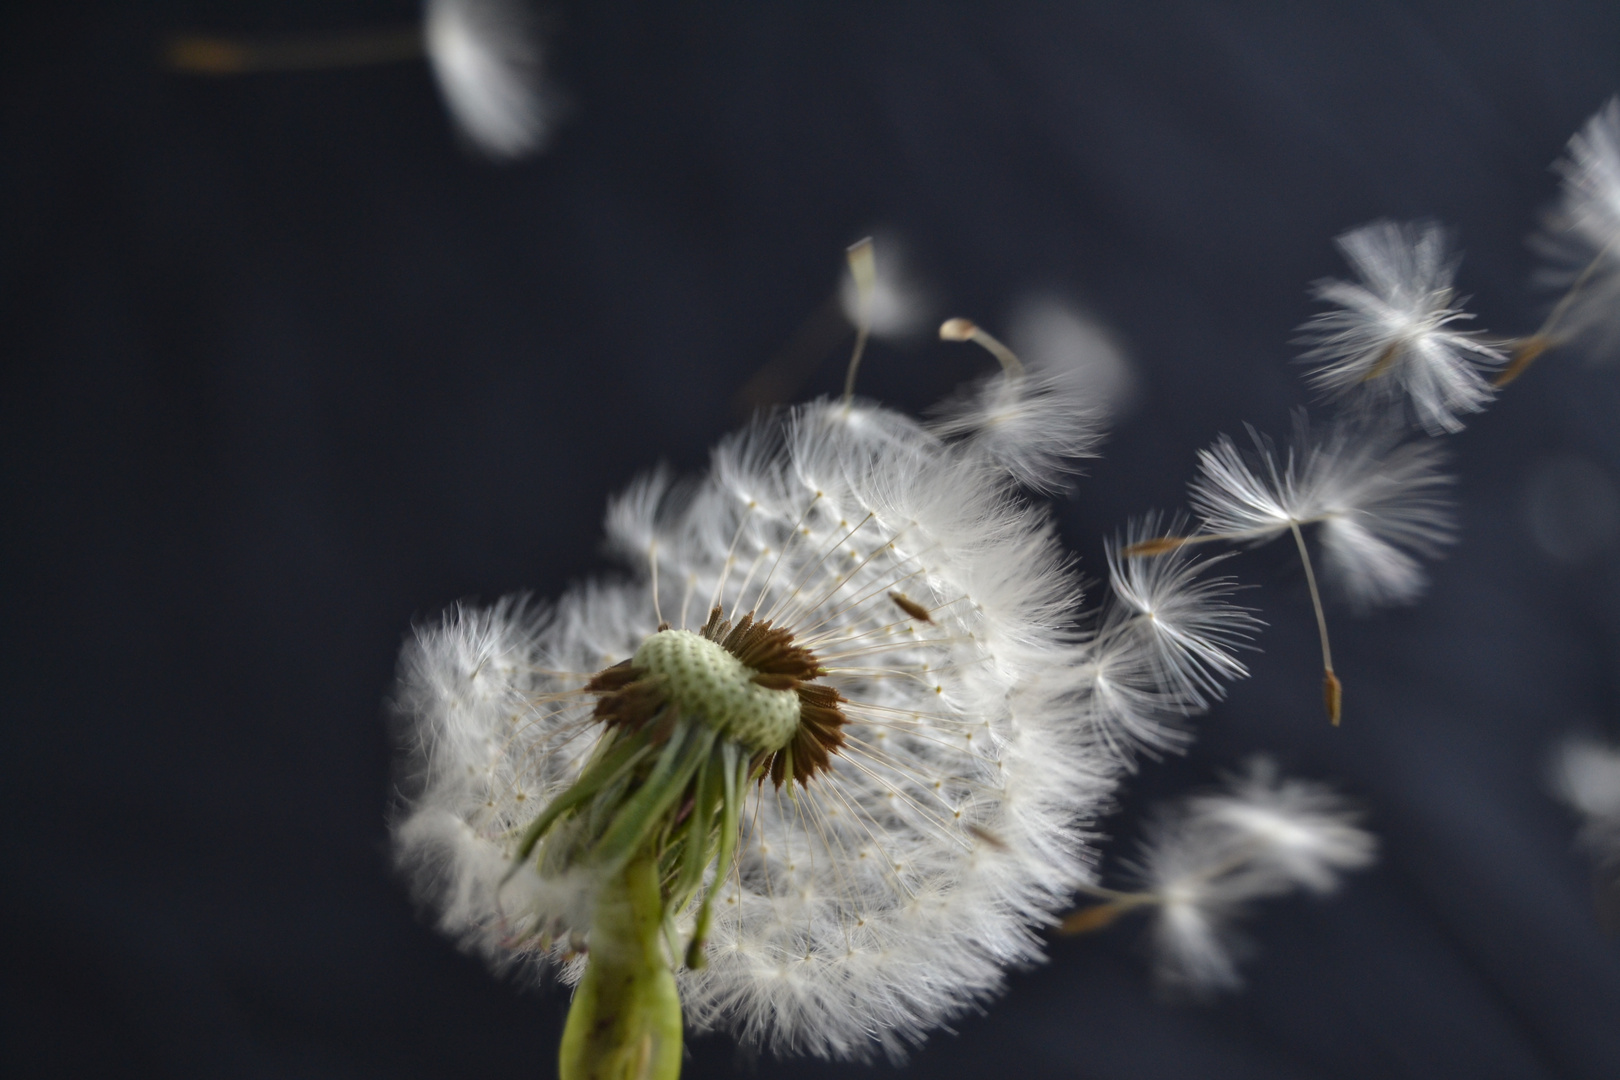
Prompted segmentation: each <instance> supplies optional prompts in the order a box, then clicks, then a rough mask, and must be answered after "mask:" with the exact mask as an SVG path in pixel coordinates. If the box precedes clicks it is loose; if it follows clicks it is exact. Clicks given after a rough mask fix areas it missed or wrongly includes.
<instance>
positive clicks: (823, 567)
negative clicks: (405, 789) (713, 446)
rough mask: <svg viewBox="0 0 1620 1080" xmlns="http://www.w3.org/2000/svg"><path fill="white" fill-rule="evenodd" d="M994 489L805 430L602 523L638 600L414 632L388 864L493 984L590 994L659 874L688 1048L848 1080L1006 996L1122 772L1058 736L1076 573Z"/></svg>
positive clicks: (863, 443)
mask: <svg viewBox="0 0 1620 1080" xmlns="http://www.w3.org/2000/svg"><path fill="white" fill-rule="evenodd" d="M1009 484H1010V478H1009V477H1008V476H1007V475H1006V474H1005V473H1002V474H999V475H998V474H995V473H993V472H991V471H990V470H988V469H986V468H984V467H983V463H982V460H981V459H980V458H978V457H977V456H976V455H973V454H971V453H968V452H966V451H965V450H964V449H957V448H952V447H951V446H949V445H947V444H945V443H942V442H941V441H939V440H937V439H936V438H934V437H933V436H931V435H930V434H929V433H928V432H927V431H925V430H924V429H923V428H922V427H920V426H919V425H916V424H914V423H911V422H908V421H906V420H905V419H904V418H903V417H900V416H898V415H897V414H894V413H889V412H886V411H884V410H879V409H874V408H872V407H869V406H862V405H857V406H854V407H852V408H846V407H845V406H844V405H843V404H842V403H823V404H820V405H812V406H808V407H805V408H801V409H799V410H797V411H796V412H794V413H792V414H790V415H788V416H787V417H785V418H779V419H777V420H775V421H772V422H766V423H763V424H761V425H758V426H756V427H754V428H752V429H750V430H749V431H747V432H745V433H743V434H742V435H740V436H738V437H736V438H734V439H732V440H729V441H728V442H726V443H725V444H723V445H722V446H721V447H720V449H719V450H718V451H717V452H716V457H715V463H714V466H713V468H712V469H711V471H710V473H709V475H708V477H706V478H705V479H704V480H702V481H700V482H699V483H698V484H697V485H695V486H693V487H690V488H685V489H682V488H677V487H674V486H672V485H670V484H669V483H668V482H667V478H663V477H656V476H655V477H653V478H651V479H649V480H647V481H644V482H643V483H641V484H639V485H637V486H636V487H634V488H632V490H631V491H630V492H629V493H628V494H627V495H626V496H625V497H624V498H623V499H621V500H620V501H619V502H618V503H617V504H615V506H614V508H613V510H612V511H611V512H610V515H609V535H610V539H611V540H612V541H613V542H614V544H615V545H616V547H617V548H618V549H619V550H621V551H626V550H628V551H636V552H638V553H639V554H640V556H641V561H642V566H643V569H642V572H641V574H640V575H639V576H638V577H637V578H636V579H635V580H632V581H630V582H626V583H621V584H612V585H608V584H599V585H594V586H590V587H588V588H586V589H584V590H582V591H578V592H575V593H573V594H570V595H569V596H567V597H565V598H564V600H563V601H562V602H561V603H560V604H559V605H558V606H557V607H556V608H554V609H551V610H549V611H545V612H543V613H531V612H529V611H528V609H526V608H524V607H523V606H522V605H519V604H517V603H516V602H508V603H506V604H503V605H497V606H496V607H495V608H493V609H488V610H485V611H465V610H458V611H455V612H452V613H451V614H449V615H447V616H446V618H445V619H444V621H443V622H442V623H440V624H439V625H437V626H433V627H429V628H425V629H424V630H423V631H421V632H420V633H419V635H418V636H417V638H416V640H415V641H414V642H413V643H412V644H411V645H409V646H408V648H407V650H406V656H405V660H404V663H403V671H402V692H401V706H402V710H401V711H402V713H403V715H404V716H405V717H406V718H407V724H408V730H409V732H410V733H411V739H412V742H413V744H414V746H415V748H416V749H415V766H414V767H415V770H416V774H417V776H418V778H419V779H418V782H417V784H416V786H415V789H414V794H413V796H412V797H411V799H410V801H409V803H408V806H407V810H406V812H405V815H404V817H403V818H402V820H401V822H400V824H399V826H398V828H397V830H396V838H397V842H398V844H399V850H400V855H401V858H402V860H403V861H404V862H405V863H406V864H407V865H409V866H412V867H413V868H414V870H415V873H416V875H417V883H418V887H419V889H420V890H421V891H422V892H423V894H424V895H425V896H426V897H427V898H428V899H429V900H430V901H431V902H432V903H433V904H434V906H435V907H437V908H438V910H439V912H440V914H441V921H442V922H443V924H444V925H445V927H446V929H448V930H450V931H451V932H453V933H455V934H456V935H457V936H458V937H460V938H461V939H462V940H463V941H464V942H466V943H467V944H469V945H470V946H472V947H473V948H475V949H477V950H478V951H480V952H484V953H486V954H491V955H493V956H495V957H497V958H498V960H499V962H500V963H502V964H508V963H518V962H528V961H536V962H540V963H545V962H550V961H562V962H565V963H566V962H567V959H568V957H569V955H570V953H579V952H580V951H581V950H582V949H586V950H588V954H589V956H590V966H589V967H587V968H586V977H587V978H589V972H590V971H592V970H596V967H597V963H598V956H599V953H600V951H601V950H600V947H599V945H598V944H597V941H598V938H599V936H600V935H601V933H602V930H603V924H602V921H601V915H600V909H601V907H602V905H603V903H604V898H609V899H612V898H613V897H614V896H615V895H616V892H617V891H623V890H620V889H618V887H617V886H616V884H615V881H616V879H617V878H622V877H623V876H624V875H625V874H626V873H627V872H630V871H632V870H635V869H636V868H637V867H640V868H641V870H642V879H643V880H642V882H641V884H640V885H639V886H638V887H639V888H641V890H642V891H643V892H644V893H645V894H646V896H645V898H644V899H645V903H644V904H643V907H644V908H645V911H640V909H638V912H639V913H640V914H643V915H645V916H646V918H647V919H648V920H650V922H649V925H651V926H652V927H654V928H656V929H657V930H658V933H659V934H660V935H661V937H662V938H663V939H664V940H666V941H667V942H668V947H669V949H670V953H671V955H672V956H674V957H679V958H684V960H685V964H686V968H687V970H686V971H684V972H683V973H682V975H681V977H680V993H681V998H682V1001H683V1002H684V1005H685V1009H686V1013H687V1017H688V1019H689V1020H691V1021H692V1022H693V1023H694V1024H696V1025H698V1026H729V1027H732V1028H733V1029H735V1030H737V1031H738V1032H739V1033H740V1034H741V1035H742V1036H743V1037H744V1038H746V1039H748V1040H750V1041H755V1042H760V1043H764V1044H766V1045H769V1046H772V1047H774V1048H776V1049H779V1050H800V1051H808V1052H812V1053H819V1054H824V1055H828V1054H830V1055H839V1056H848V1055H855V1056H861V1055H863V1054H865V1053H868V1052H870V1050H871V1049H873V1043H874V1040H875V1042H876V1044H877V1046H879V1047H881V1048H883V1049H887V1050H890V1051H893V1050H896V1049H898V1048H899V1047H900V1046H901V1045H903V1043H905V1042H907V1041H912V1040H914V1039H915V1038H916V1037H918V1035H920V1033H921V1032H922V1031H924V1030H926V1029H927V1028H929V1027H932V1026H934V1025H936V1024H937V1023H939V1022H940V1021H941V1020H943V1019H944V1018H946V1017H948V1016H950V1015H952V1014H954V1013H957V1012H959V1011H960V1010H962V1009H963V1008H965V1007H968V1006H969V1005H971V1004H972V1003H973V1002H975V1001H977V1000H980V999H982V998H983V997H984V996H985V995H987V994H989V993H990V992H992V991H993V990H994V989H995V988H996V987H997V986H998V985H999V980H1000V974H999V973H1000V970H1001V968H1002V967H1003V966H1004V965H1006V964H1008V963H1013V962H1023V961H1028V960H1031V959H1033V958H1034V957H1035V956H1036V951H1035V944H1036V943H1035V939H1034V937H1033V936H1032V926H1033V924H1037V923H1039V921H1040V920H1041V919H1042V918H1043V917H1044V914H1045V913H1046V912H1050V911H1052V910H1054V909H1055V908H1056V907H1057V906H1058V905H1059V904H1060V903H1061V901H1062V898H1063V896H1064V892H1065V889H1066V887H1067V886H1069V885H1070V884H1071V883H1072V882H1074V881H1076V880H1078V879H1079V877H1080V875H1081V866H1082V864H1081V862H1080V856H1081V855H1082V853H1083V845H1082V843H1081V840H1080V835H1079V832H1078V829H1077V826H1078V822H1079V821H1080V819H1081V818H1082V817H1083V816H1085V815H1086V814H1087V813H1090V812H1092V811H1094V810H1095V808H1096V806H1097V805H1098V802H1099V800H1100V799H1101V798H1102V797H1103V795H1104V794H1105V792H1106V790H1107V788H1108V786H1109V784H1108V777H1109V775H1110V774H1111V772H1112V771H1113V764H1112V763H1111V761H1110V760H1109V759H1106V758H1105V757H1104V756H1103V755H1101V754H1100V753H1099V752H1098V751H1097V750H1095V749H1094V748H1090V747H1088V746H1087V744H1086V740H1085V739H1084V737H1083V733H1082V732H1081V731H1079V730H1077V728H1076V726H1075V725H1073V724H1072V723H1071V722H1070V720H1071V717H1072V711H1071V709H1070V707H1069V705H1068V701H1069V699H1070V697H1071V695H1072V693H1073V691H1074V687H1073V681H1072V678H1071V677H1070V676H1069V674H1068V673H1069V672H1071V671H1073V670H1075V669H1077V668H1079V667H1080V666H1081V662H1082V660H1083V652H1084V647H1083V644H1082V643H1081V642H1080V641H1079V640H1077V639H1076V638H1075V636H1074V635H1073V634H1072V633H1071V632H1069V631H1068V630H1066V628H1065V623H1066V621H1067V619H1068V616H1069V615H1070V613H1071V612H1072V610H1073V607H1074V605H1075V603H1076V601H1077V599H1078V592H1077V589H1076V585H1075V582H1074V580H1073V577H1072V573H1071V572H1070V570H1069V569H1068V567H1067V560H1066V559H1065V557H1064V555H1063V554H1062V552H1061V550H1060V549H1059V548H1058V547H1057V546H1056V543H1055V541H1054V540H1053V538H1052V530H1051V525H1050V522H1049V521H1048V520H1047V518H1046V517H1045V515H1044V514H1043V513H1041V512H1038V511H1037V510H1036V509H1035V508H1033V507H1031V506H1029V505H1027V504H1022V503H1020V502H1018V501H1015V500H1012V499H1010V498H1009V494H1010V492H1009ZM733 842H734V843H735V849H734V850H733V848H732V846H731V845H732V844H733ZM508 878H510V879H511V880H510V882H509V883H506V884H505V885H504V887H503V882H506V879H508ZM657 947H658V948H663V947H665V946H664V945H662V944H659V945H658V946H657ZM648 948H653V946H652V945H649V946H648ZM578 966H579V962H578V961H577V960H576V961H575V962H574V966H573V968H571V969H570V971H569V975H570V976H572V975H575V974H577V969H578ZM583 992H584V988H583V986H582V990H581V993H583ZM577 1000H578V998H576V1001H577ZM578 1008H579V1006H578V1005H577V1004H576V1010H577V1009H578ZM677 1023H678V1021H677ZM676 1030H677V1031H678V1027H677V1028H676ZM565 1041H566V1040H565ZM661 1052H662V1051H661V1050H660V1051H655V1053H661Z"/></svg>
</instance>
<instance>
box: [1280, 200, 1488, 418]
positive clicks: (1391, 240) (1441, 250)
mask: <svg viewBox="0 0 1620 1080" xmlns="http://www.w3.org/2000/svg"><path fill="white" fill-rule="evenodd" d="M1336 243H1337V244H1338V247H1339V250H1340V251H1341V252H1343V253H1344V257H1345V259H1346V260H1347V261H1348V262H1349V263H1350V266H1351V268H1352V269H1353V270H1354V271H1355V272H1356V277H1357V280H1356V281H1339V280H1334V279H1328V280H1323V281H1319V282H1317V283H1316V286H1315V289H1314V290H1313V291H1314V294H1315V296H1316V298H1317V299H1318V300H1323V301H1326V302H1328V303H1331V304H1335V305H1337V310H1334V311H1327V312H1323V313H1322V314H1320V315H1316V316H1314V317H1313V318H1312V319H1311V320H1310V321H1309V322H1307V323H1305V325H1304V326H1302V327H1300V331H1301V334H1300V337H1299V338H1297V339H1296V340H1297V342H1298V343H1300V344H1305V345H1309V346H1310V348H1309V349H1308V350H1307V351H1306V352H1305V354H1304V355H1303V356H1302V357H1301V359H1303V360H1305V361H1307V362H1312V363H1314V364H1315V365H1316V366H1315V367H1314V368H1313V370H1312V372H1311V375H1310V382H1311V384H1312V385H1313V386H1314V387H1316V388H1317V389H1318V390H1321V391H1323V392H1324V393H1326V394H1327V395H1328V396H1330V397H1336V398H1341V399H1343V398H1350V399H1359V400H1361V401H1363V402H1364V403H1367V404H1374V405H1384V404H1387V403H1389V402H1391V401H1393V400H1395V399H1396V398H1398V397H1400V396H1401V395H1404V396H1405V397H1406V398H1407V399H1408V400H1409V401H1410V402H1411V409H1412V411H1413V413H1414V414H1415V415H1416V418H1417V420H1418V422H1419V423H1420V424H1421V425H1422V426H1423V427H1424V428H1425V429H1426V430H1427V431H1428V432H1429V433H1430V434H1431V435H1432V434H1439V433H1441V432H1455V431H1460V430H1462V426H1463V425H1462V421H1461V420H1459V419H1458V414H1459V413H1468V412H1479V411H1480V410H1482V409H1483V408H1484V407H1485V405H1486V404H1487V403H1488V402H1489V401H1490V400H1491V398H1492V397H1494V396H1495V390H1494V389H1493V388H1492V386H1491V384H1490V382H1489V381H1488V380H1487V379H1486V377H1485V375H1484V372H1488V371H1490V370H1492V369H1494V368H1498V367H1500V366H1502V365H1503V364H1505V363H1507V360H1508V358H1507V356H1506V355H1504V354H1503V353H1502V352H1501V351H1499V350H1498V349H1496V348H1495V347H1493V346H1492V345H1490V344H1487V343H1486V342H1484V341H1482V340H1481V339H1480V338H1479V337H1478V336H1477V335H1474V334H1470V333H1467V332H1464V331H1461V330H1458V329H1456V328H1455V326H1454V324H1455V323H1457V322H1459V321H1461V320H1464V319H1471V318H1473V316H1472V315H1469V314H1468V313H1467V312H1465V311H1463V310H1462V309H1461V308H1460V307H1458V306H1456V291H1455V289H1454V288H1453V287H1452V280H1453V278H1454V277H1455V275H1456V270H1457V260H1456V258H1454V257H1453V256H1451V255H1450V254H1449V253H1448V252H1447V250H1446V247H1447V244H1446V235H1445V232H1444V230H1442V229H1441V228H1440V226H1439V225H1436V224H1434V223H1433V222H1411V223H1400V222H1394V221H1375V222H1373V223H1372V224H1370V225H1363V226H1361V227H1360V228H1357V229H1352V230H1351V231H1349V232H1347V233H1345V234H1344V235H1342V236H1340V237H1339V238H1338V239H1337V241H1336Z"/></svg>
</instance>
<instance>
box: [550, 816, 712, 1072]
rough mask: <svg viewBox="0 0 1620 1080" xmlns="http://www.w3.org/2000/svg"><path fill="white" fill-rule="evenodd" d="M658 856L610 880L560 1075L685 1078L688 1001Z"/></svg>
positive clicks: (600, 901)
mask: <svg viewBox="0 0 1620 1080" xmlns="http://www.w3.org/2000/svg"><path fill="white" fill-rule="evenodd" d="M658 879H659V874H658V856H657V854H656V853H655V852H653V851H652V850H651V848H650V847H647V848H643V849H641V850H640V851H638V852H637V853H636V855H635V856H634V857H633V858H632V859H631V860H630V862H629V863H628V864H626V866H625V868H624V869H623V870H622V871H620V872H619V873H618V874H617V875H615V876H614V877H613V878H611V879H610V880H609V881H608V883H607V884H606V885H605V886H603V888H602V892H601V895H600V896H599V897H598V898H597V901H596V911H595V917H594V919H593V921H592V923H591V936H590V954H589V958H588V960H587V961H586V966H585V975H584V977H583V978H581V979H580V981H579V986H578V988H576V989H575V991H574V1002H573V1005H572V1006H571V1007H570V1008H569V1010H568V1023H567V1024H566V1025H565V1026H564V1028H563V1037H562V1049H561V1051H560V1053H559V1054H558V1062H557V1075H558V1077H559V1078H560V1080H677V1078H678V1077H679V1076H680V1074H681V1000H680V997H679V996H678V995H677V993H676V990H675V975H674V973H673V972H672V971H671V970H670V966H669V961H668V960H667V959H665V957H664V949H663V944H662V942H661V940H660V931H661V929H662V925H663V897H662V895H661V894H660V891H659V880H658Z"/></svg>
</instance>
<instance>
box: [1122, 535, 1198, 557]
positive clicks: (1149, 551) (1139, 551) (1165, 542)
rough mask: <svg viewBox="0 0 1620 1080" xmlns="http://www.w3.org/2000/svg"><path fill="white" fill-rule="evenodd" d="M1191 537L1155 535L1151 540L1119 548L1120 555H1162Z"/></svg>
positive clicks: (1173, 549)
mask: <svg viewBox="0 0 1620 1080" xmlns="http://www.w3.org/2000/svg"><path fill="white" fill-rule="evenodd" d="M1191 539H1192V537H1190V536H1156V537H1154V538H1153V539H1152V540H1143V541H1140V542H1139V543H1135V544H1130V545H1128V546H1127V547H1125V548H1123V549H1121V551H1120V555H1122V556H1124V557H1125V558H1127V559H1136V558H1141V557H1143V556H1146V555H1163V554H1165V553H1166V552H1171V551H1175V550H1176V549H1177V548H1179V547H1181V546H1182V545H1184V544H1185V543H1186V542H1187V541H1188V540H1191Z"/></svg>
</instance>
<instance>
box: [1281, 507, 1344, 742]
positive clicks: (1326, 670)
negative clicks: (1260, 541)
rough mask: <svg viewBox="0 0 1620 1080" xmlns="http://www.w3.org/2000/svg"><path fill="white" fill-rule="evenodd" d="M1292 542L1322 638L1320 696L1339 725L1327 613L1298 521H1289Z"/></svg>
mask: <svg viewBox="0 0 1620 1080" xmlns="http://www.w3.org/2000/svg"><path fill="white" fill-rule="evenodd" d="M1288 527H1289V528H1290V529H1292V530H1293V533H1294V543H1295V544H1298V545H1299V561H1300V562H1301V563H1303V564H1304V565H1305V584H1306V585H1308V586H1309V587H1310V590H1311V607H1313V608H1315V609H1316V631H1317V633H1318V634H1319V635H1320V636H1321V638H1322V698H1323V701H1324V702H1325V703H1326V705H1327V713H1328V719H1329V720H1331V721H1333V726H1334V727H1338V726H1339V706H1340V702H1341V698H1342V697H1343V693H1342V691H1341V689H1340V686H1339V677H1338V676H1337V675H1335V674H1334V673H1333V649H1332V646H1330V645H1329V644H1328V628H1327V615H1326V614H1325V613H1324V612H1323V611H1322V594H1321V592H1320V591H1319V590H1318V589H1317V587H1316V571H1315V570H1314V569H1312V567H1311V553H1310V551H1309V550H1308V549H1307V548H1306V547H1305V534H1304V533H1302V532H1300V531H1299V522H1297V521H1291V522H1289V523H1288Z"/></svg>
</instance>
